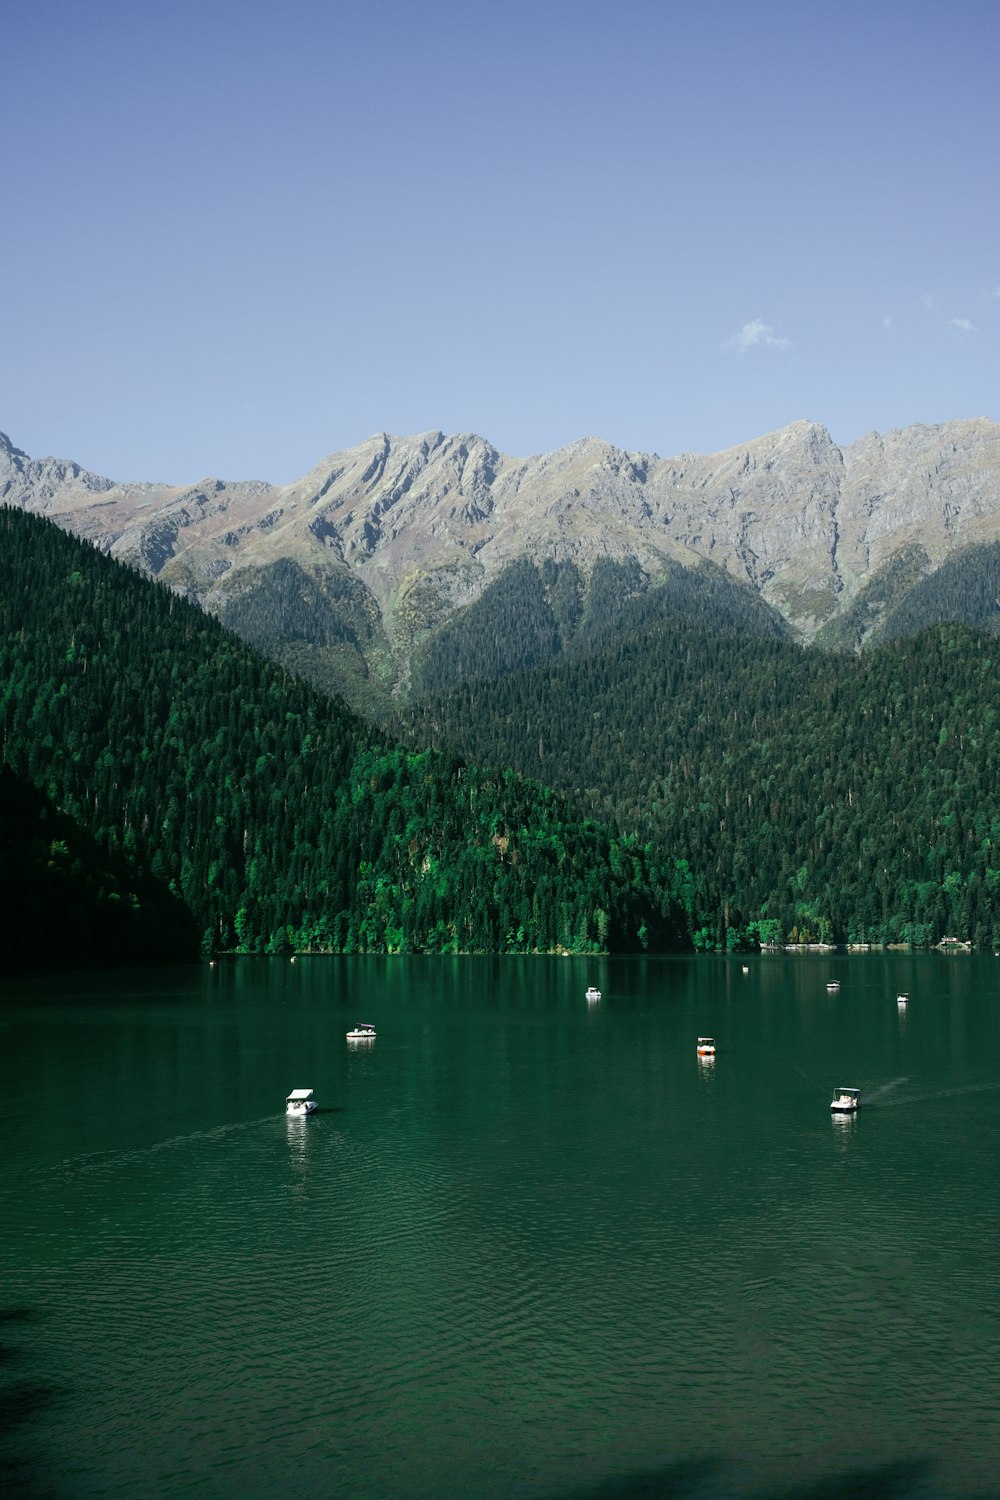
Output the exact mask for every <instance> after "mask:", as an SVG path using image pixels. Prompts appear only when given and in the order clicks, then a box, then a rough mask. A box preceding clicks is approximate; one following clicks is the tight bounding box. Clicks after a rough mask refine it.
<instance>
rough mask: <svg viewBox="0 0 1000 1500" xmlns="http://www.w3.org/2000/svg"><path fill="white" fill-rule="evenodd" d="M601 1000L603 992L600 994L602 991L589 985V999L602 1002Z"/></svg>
mask: <svg viewBox="0 0 1000 1500" xmlns="http://www.w3.org/2000/svg"><path fill="white" fill-rule="evenodd" d="M600 998H601V992H600V990H598V989H595V988H594V986H593V985H592V984H591V985H588V986H587V999H588V1000H600Z"/></svg>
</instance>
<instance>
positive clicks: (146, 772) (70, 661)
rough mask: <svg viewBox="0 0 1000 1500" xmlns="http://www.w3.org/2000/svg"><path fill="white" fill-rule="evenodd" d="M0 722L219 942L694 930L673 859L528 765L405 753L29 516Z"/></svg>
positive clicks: (486, 946) (13, 588)
mask: <svg viewBox="0 0 1000 1500" xmlns="http://www.w3.org/2000/svg"><path fill="white" fill-rule="evenodd" d="M0 733H2V745H3V756H2V758H3V760H4V761H5V762H6V763H7V764H8V765H10V766H11V767H12V769H13V770H15V771H16V772H17V773H18V774H19V775H22V776H24V777H25V778H27V779H28V780H30V781H31V783H32V784H33V785H34V786H36V787H38V788H40V789H42V790H43V791H44V792H45V793H46V794H47V795H48V796H49V797H50V798H51V799H52V800H53V801H54V802H55V803H56V804H58V806H59V808H60V810H61V811H62V812H64V813H66V814H67V815H69V816H71V817H72V818H74V819H76V820H77V821H78V822H79V824H80V825H81V826H82V827H83V828H84V829H85V830H86V831H87V832H88V833H89V834H90V836H91V837H93V838H94V839H95V840H96V841H97V843H98V845H99V847H100V848H101V850H102V851H105V853H106V854H107V856H108V857H117V856H118V855H122V856H124V857H125V858H126V859H127V860H128V861H129V862H130V864H131V866H132V867H133V868H134V869H135V870H136V871H137V873H138V875H139V877H141V878H144V877H145V876H146V875H149V876H151V877H153V878H154V879H156V880H158V881H161V882H163V883H164V884H165V885H166V886H167V887H168V888H169V890H170V891H171V892H173V893H174V894H175V895H177V896H178V897H179V898H180V899H181V900H182V901H183V902H184V904H185V905H186V907H187V908H188V910H189V911H190V912H191V913H192V914H193V917H194V919H195V921H196V923H197V929H198V934H199V938H200V941H201V944H202V946H203V948H204V949H206V950H211V949H230V948H234V947H235V948H239V949H240V950H241V951H262V950H266V951H270V952H282V951H287V950H288V949H290V948H292V947H312V948H319V949H328V950H332V951H337V952H379V951H385V950H393V951H395V950H403V951H449V952H451V951H459V950H472V951H495V950H511V951H532V950H536V949H537V950H543V951H551V950H553V949H556V948H559V947H565V948H570V949H576V950H580V951H593V950H595V949H599V948H604V947H611V948H617V949H630V948H635V947H643V946H648V947H650V948H664V947H669V946H672V945H675V944H678V943H683V942H684V941H685V936H684V933H683V930H682V928H681V926H680V925H679V923H678V920H677V918H676V915H675V913H676V908H675V906H674V905H673V903H672V900H671V895H670V891H671V888H672V886H673V885H674V884H675V883H677V882H678V881H682V880H683V876H684V872H683V871H681V872H680V873H679V874H678V872H677V871H676V870H675V868H674V867H673V865H672V863H670V862H666V861H665V862H664V863H663V866H662V868H661V867H660V866H659V865H658V864H657V863H656V862H655V861H653V860H652V859H651V857H650V856H649V855H648V854H647V853H645V852H644V851H643V850H642V849H641V848H640V847H639V846H638V845H637V844H636V842H635V841H634V840H629V839H625V838H617V839H613V838H611V837H610V836H609V835H608V834H607V833H606V832H605V831H604V830H603V829H601V828H599V827H596V826H594V825H593V824H585V823H581V821H580V819H579V818H578V816H577V815H576V814H575V813H574V812H573V811H572V809H571V808H570V806H569V805H568V804H567V803H566V802H565V801H563V800H562V799H560V798H559V797H557V796H555V795H554V794H552V793H550V792H549V791H547V790H546V789H545V788H542V787H539V786H535V785H531V784H528V783H526V782H524V781H523V780H522V779H521V778H519V777H518V776H516V775H514V774H512V773H509V772H491V771H485V770H482V769H478V768H477V767H476V766H474V765H471V764H468V763H467V762H466V761H464V760H462V759H460V758H458V757H456V756H441V755H436V754H416V753H408V752H406V751H405V750H402V749H400V748H399V747H398V746H396V745H394V744H392V743H390V742H389V741H388V740H386V739H383V738H381V737H380V736H379V735H378V734H377V733H376V732H375V731H374V730H373V729H371V728H370V726H368V725H367V724H365V723H364V722H363V721H361V720H359V719H358V718H356V717H354V716H353V715H352V714H351V713H349V712H348V711H347V710H346V709H345V708H344V706H343V705H342V704H341V703H340V702H338V701H335V700H333V699H330V698H327V697H324V696H323V695H322V694H321V693H319V692H317V691H315V690H313V689H311V688H309V687H307V686H306V685H305V684H303V683H302V682H300V681H298V680H297V679H295V678H293V677H290V676H288V675H287V674H286V673H284V672H283V671H282V670H281V669H280V668H277V667H275V666H274V665H272V664H271V663H269V662H267V661H265V660H264V659H263V658H261V657H260V656H259V655H258V654H256V653H255V652H254V651H253V650H251V649H250V648H249V647H247V646H246V645H244V644H243V643H242V642H241V641H239V640H237V639H236V638H235V637H234V636H233V635H231V634H230V633H229V632H227V631H226V630H224V629H223V628H222V627H221V626H220V625H219V624H218V623H217V622H216V621H214V620H212V619H211V618H209V617H207V616H205V615H203V614H202V613H201V612H200V611H199V610H197V609H196V608H195V607H193V606H190V605H188V604H186V603H184V602H183V601H181V600H179V599H178V598H177V597H176V596H174V595H173V594H171V593H169V592H168V591H167V590H166V589H164V588H162V587H160V586H158V585H156V584H153V583H150V582H149V581H148V580H146V579H143V578H141V577H140V576H138V575H137V574H135V573H133V572H131V571H130V570H128V569H126V568H124V567H123V566H121V565H120V564H118V563H115V562H113V561H111V560H110V559H108V558H106V557H103V556H102V555H101V554H100V553H98V552H97V551H96V550H95V549H93V548H92V547H90V546H89V545H87V544H85V543H81V542H78V541H76V540H75V539H73V538H72V537H70V536H67V535H66V534H65V533H63V532H61V531H59V530H58V529H57V528H56V527H55V526H53V525H51V524H50V523H48V522H46V521H42V520H40V519H38V518H35V517H33V516H31V515H28V514H25V513H23V512H19V511H14V510H12V509H3V510H0ZM488 760H489V762H490V763H491V764H496V763H497V757H496V756H493V755H491V756H489V757H488Z"/></svg>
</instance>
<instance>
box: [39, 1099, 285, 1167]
mask: <svg viewBox="0 0 1000 1500" xmlns="http://www.w3.org/2000/svg"><path fill="white" fill-rule="evenodd" d="M273 1121H274V1115H273V1114H272V1115H261V1117H260V1118H259V1119H257V1120H239V1121H235V1122H234V1123H232V1124H230V1125H217V1126H216V1127H215V1129H214V1130H192V1131H189V1132H188V1134H187V1135H174V1136H169V1137H168V1138H167V1140H165V1141H153V1142H152V1143H151V1144H150V1145H149V1146H136V1147H133V1148H132V1149H131V1150H128V1151H89V1152H87V1153H86V1154H85V1155H84V1156H71V1157H68V1158H67V1159H66V1161H62V1162H59V1163H57V1164H56V1165H55V1166H53V1167H52V1168H51V1171H52V1172H53V1174H55V1175H57V1176H59V1177H63V1178H65V1177H78V1176H82V1175H83V1174H84V1173H87V1172H103V1171H107V1170H109V1169H111V1168H114V1167H121V1166H126V1165H127V1164H129V1163H130V1162H136V1161H141V1160H142V1159H143V1158H145V1157H150V1156H155V1155H156V1154H157V1152H160V1151H172V1150H176V1149H177V1147H179V1146H187V1145H190V1144H191V1143H192V1142H194V1141H209V1142H219V1141H222V1140H224V1139H225V1138H226V1137H227V1136H233V1135H239V1134H241V1133H242V1132H244V1131H247V1130H258V1129H259V1128H260V1127H261V1125H266V1124H268V1123H273Z"/></svg>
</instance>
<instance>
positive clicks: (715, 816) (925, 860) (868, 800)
mask: <svg viewBox="0 0 1000 1500" xmlns="http://www.w3.org/2000/svg"><path fill="white" fill-rule="evenodd" d="M998 669H1000V643H998V642H997V641H996V640H995V639H992V638H990V637H986V636H983V635H980V634H977V633H975V632H974V631H972V630H969V629H967V628H965V627H962V626H937V627H935V628H934V629H931V630H928V631H926V632H924V633H923V634H921V635H919V636H917V637H915V638H912V639H908V640H905V641H901V642H899V643H897V644H894V645H891V646H886V647H883V648H880V649H877V650H874V649H873V650H870V651H868V652H865V653H864V654H863V655H862V656H860V657H855V656H841V655H831V654H828V653H824V652H822V651H819V650H817V649H806V648H802V647H798V646H794V645H791V644H788V643H787V642H784V641H777V640H774V641H767V640H761V639H749V638H746V637H737V636H733V635H730V636H726V635H721V634H718V633H715V632H707V631H703V630H699V629H695V628H691V627H687V626H656V627H653V628H651V629H647V630H645V631H640V632H637V633H636V634H634V635H633V636H631V637H630V638H629V639H627V640H626V641H624V642H622V643H620V644H619V645H618V646H616V647H615V648H613V649H610V650H608V651H605V652H603V653H597V654H595V655H593V656H590V657H588V658H586V659H581V660H576V661H563V662H560V663H558V664H551V665H549V666H548V667H545V668H541V669H536V670H535V671H532V672H527V673H521V674H518V675H516V676H508V677H505V678H500V679H497V680H494V681H489V682H486V681H479V682H475V683H466V684H464V685H462V686H460V687H459V688H457V689H456V690H454V691H453V692H452V693H450V694H448V695H445V696H439V697H436V698H434V699H429V700H428V701H426V702H425V703H423V704H422V705H420V706H419V707H418V708H416V709H414V710H413V711H412V712H410V713H409V714H408V715H407V716H406V718H405V719H401V720H400V725H401V727H402V728H403V729H405V731H406V733H408V734H409V735H411V736H412V737H413V739H414V741H415V742H418V743H420V744H425V743H432V744H451V745H454V746H458V747H461V749H462V751H463V753H465V754H469V755H472V756H476V755H481V754H483V753H484V752H485V751H486V750H487V748H488V750H489V753H490V755H491V756H493V757H495V758H498V759H500V760H503V761H505V762H509V763H510V764H511V765H513V766H515V767H517V768H518V769H519V770H521V771H523V772H524V773H525V774H526V775H530V776H538V777H540V778H544V779H545V780H546V781H547V782H548V783H549V784H550V785H552V786H555V787H557V788H559V789H560V790H562V791H564V792H567V793H569V794H570V795H571V796H572V797H573V798H574V799H576V800H577V801H578V802H579V803H580V805H581V806H583V807H585V808H586V809H587V810H588V811H589V812H590V813H591V814H592V815H594V816H595V817H599V818H609V819H613V820H615V821H616V823H617V825H618V826H619V827H620V828H622V829H626V830H629V831H631V832H633V833H634V834H636V835H637V836H638V838H639V839H640V840H642V841H644V842H645V841H652V842H653V843H654V844H655V846H656V847H657V848H660V849H670V850H671V851H672V853H673V854H675V855H677V856H679V857H681V858H684V859H686V860H687V861H688V863H689V865H690V868H691V871H692V872H693V873H692V876H691V883H690V887H689V903H690V908H689V909H690V917H691V922H692V926H693V929H694V930H695V933H696V939H697V941H698V942H699V943H701V944H703V945H706V946H713V945H715V944H717V943H729V944H736V943H739V942H742V941H745V940H747V939H755V938H760V939H761V940H763V941H809V940H823V939H835V940H866V939H867V940H871V941H888V942H892V941H911V942H915V943H931V942H936V941H937V940H939V939H940V938H941V937H942V936H943V935H945V934H948V935H951V936H958V937H962V938H968V939H974V940H975V942H976V943H977V944H988V943H993V944H997V945H1000V783H998V775H1000V689H998Z"/></svg>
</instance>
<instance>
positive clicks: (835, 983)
mask: <svg viewBox="0 0 1000 1500" xmlns="http://www.w3.org/2000/svg"><path fill="white" fill-rule="evenodd" d="M826 987H827V989H828V990H839V989H840V980H839V979H828V980H827V982H826Z"/></svg>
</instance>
